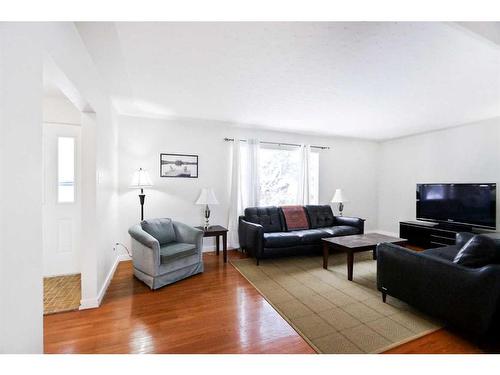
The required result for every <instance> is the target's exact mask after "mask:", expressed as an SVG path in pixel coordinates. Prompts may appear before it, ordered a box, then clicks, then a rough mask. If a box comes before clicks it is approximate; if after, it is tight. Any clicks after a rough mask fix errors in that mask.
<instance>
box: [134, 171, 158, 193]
mask: <svg viewBox="0 0 500 375" xmlns="http://www.w3.org/2000/svg"><path fill="white" fill-rule="evenodd" d="M151 186H153V183H152V182H151V179H150V178H149V173H148V172H147V171H145V170H144V169H142V168H139V170H138V171H135V172H134V176H133V177H132V183H131V184H130V188H131V189H144V188H147V187H151Z"/></svg>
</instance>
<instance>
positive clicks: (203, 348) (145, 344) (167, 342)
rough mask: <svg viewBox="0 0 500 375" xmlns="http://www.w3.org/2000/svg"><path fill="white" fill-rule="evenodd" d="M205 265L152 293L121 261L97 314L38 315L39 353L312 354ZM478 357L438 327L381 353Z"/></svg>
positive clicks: (246, 292) (214, 264) (225, 276)
mask: <svg viewBox="0 0 500 375" xmlns="http://www.w3.org/2000/svg"><path fill="white" fill-rule="evenodd" d="M228 254H229V259H231V258H239V257H242V256H243V255H242V254H241V253H239V252H237V251H229V252H228ZM204 263H205V272H204V273H203V274H200V275H196V276H194V277H191V278H189V279H186V280H183V281H181V282H178V283H175V284H173V285H170V286H168V287H165V288H162V289H159V290H157V291H154V292H152V291H150V290H149V288H148V287H146V286H145V285H144V284H143V283H141V282H139V281H138V280H136V279H135V278H134V277H133V276H132V263H131V262H121V263H120V265H119V266H118V269H117V271H116V273H115V276H114V278H113V280H112V282H111V284H110V286H109V289H108V292H107V294H106V296H105V298H104V301H103V303H102V306H101V307H100V308H98V309H92V310H84V311H75V312H68V313H61V314H55V315H48V316H45V317H44V332H45V334H44V348H45V352H46V353H315V352H314V350H313V349H312V348H311V347H310V346H309V345H308V344H307V343H306V342H305V341H304V340H303V339H302V337H301V336H299V334H298V333H296V332H295V331H294V330H293V328H292V327H290V325H288V323H287V322H286V321H285V320H283V318H281V316H280V315H279V314H278V313H277V312H276V311H275V310H274V309H273V308H272V307H271V306H270V305H269V304H268V303H267V301H266V300H265V299H264V298H263V297H262V296H261V295H260V294H259V293H258V292H257V291H256V290H255V289H254V288H253V287H252V286H251V285H250V284H249V283H248V281H246V279H245V278H243V276H241V275H240V274H239V272H238V271H236V269H235V268H234V267H233V266H232V265H230V264H229V263H228V264H224V263H223V261H222V255H220V256H219V257H217V256H216V255H215V253H206V254H204ZM486 351H488V352H489V351H491V350H486ZM481 352H483V350H481V349H480V348H479V347H478V346H477V345H475V344H473V343H472V342H471V341H469V340H467V339H465V338H463V337H461V336H460V335H458V334H455V333H453V332H450V331H448V330H445V329H442V330H439V331H437V332H434V333H432V334H430V335H427V336H424V337H421V338H419V339H416V340H414V341H411V342H408V343H406V344H403V345H401V346H399V347H397V348H394V349H391V350H389V351H388V352H386V353H390V354H396V353H398V354H403V353H406V354H411V353H436V354H458V353H460V354H464V353H481Z"/></svg>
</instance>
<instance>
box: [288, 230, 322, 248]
mask: <svg viewBox="0 0 500 375" xmlns="http://www.w3.org/2000/svg"><path fill="white" fill-rule="evenodd" d="M294 233H297V235H298V236H299V237H300V240H301V243H302V244H307V245H310V244H314V243H318V244H319V243H321V239H322V238H325V237H330V235H329V234H328V233H326V232H325V231H323V230H322V229H306V230H299V231H296V232H294Z"/></svg>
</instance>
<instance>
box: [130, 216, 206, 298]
mask: <svg viewBox="0 0 500 375" xmlns="http://www.w3.org/2000/svg"><path fill="white" fill-rule="evenodd" d="M128 233H129V234H130V236H131V237H132V261H133V264H134V275H135V276H136V277H137V278H138V279H139V280H141V281H143V282H144V283H146V284H147V285H148V286H149V287H150V288H151V289H158V288H161V287H162V286H165V285H168V284H171V283H174V282H176V281H179V280H181V279H185V278H186V277H189V276H192V275H196V274H197V273H201V272H203V259H202V247H203V231H201V230H199V229H196V228H193V227H190V226H189V225H186V224H183V223H180V222H177V221H172V220H171V219H150V220H144V221H142V222H141V223H140V224H136V225H133V226H132V227H130V229H129V230H128Z"/></svg>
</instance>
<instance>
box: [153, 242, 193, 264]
mask: <svg viewBox="0 0 500 375" xmlns="http://www.w3.org/2000/svg"><path fill="white" fill-rule="evenodd" d="M195 254H196V245H193V244H190V243H182V242H171V243H169V244H168V245H164V246H161V247H160V263H161V264H166V263H168V262H171V261H172V260H174V259H178V258H182V257H187V256H191V255H195Z"/></svg>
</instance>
